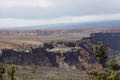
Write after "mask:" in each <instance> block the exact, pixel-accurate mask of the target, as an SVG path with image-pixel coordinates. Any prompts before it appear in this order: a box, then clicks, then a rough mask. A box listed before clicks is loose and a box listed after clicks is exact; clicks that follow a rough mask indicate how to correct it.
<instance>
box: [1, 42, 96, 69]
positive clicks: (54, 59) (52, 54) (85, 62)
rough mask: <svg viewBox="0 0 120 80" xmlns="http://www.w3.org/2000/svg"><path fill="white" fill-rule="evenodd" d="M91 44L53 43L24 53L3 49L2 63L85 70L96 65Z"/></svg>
mask: <svg viewBox="0 0 120 80" xmlns="http://www.w3.org/2000/svg"><path fill="white" fill-rule="evenodd" d="M89 44H90V43H88V42H86V43H84V44H82V42H81V41H66V42H64V41H52V42H47V43H44V45H43V46H40V47H37V48H31V49H28V50H23V51H22V50H20V51H19V50H14V49H3V50H2V51H1V52H2V53H1V56H0V62H2V63H4V64H11V63H12V64H18V65H32V64H35V65H39V66H49V67H59V68H66V69H81V70H83V69H86V68H88V67H90V65H92V64H95V63H96V60H95V57H94V56H93V53H92V52H91V50H89V49H90V48H89V47H90V46H89ZM88 48H89V49H88Z"/></svg>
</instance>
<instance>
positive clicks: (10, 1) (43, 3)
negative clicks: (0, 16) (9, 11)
mask: <svg viewBox="0 0 120 80" xmlns="http://www.w3.org/2000/svg"><path fill="white" fill-rule="evenodd" d="M49 6H52V2H49V0H0V8H13V7H42V8H45V7H49Z"/></svg>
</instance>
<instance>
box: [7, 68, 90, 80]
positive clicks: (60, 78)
mask: <svg viewBox="0 0 120 80" xmlns="http://www.w3.org/2000/svg"><path fill="white" fill-rule="evenodd" d="M5 77H7V75H5ZM15 78H16V80H88V76H87V74H86V73H85V72H82V71H79V70H66V69H58V68H50V67H38V69H37V71H36V72H35V73H32V71H31V67H30V66H28V67H25V66H24V67H22V66H19V67H18V69H17V70H16V74H15ZM6 80H7V79H6Z"/></svg>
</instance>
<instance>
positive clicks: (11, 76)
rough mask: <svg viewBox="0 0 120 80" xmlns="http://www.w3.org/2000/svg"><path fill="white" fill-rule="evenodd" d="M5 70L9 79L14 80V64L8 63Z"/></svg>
mask: <svg viewBox="0 0 120 80" xmlns="http://www.w3.org/2000/svg"><path fill="white" fill-rule="evenodd" d="M6 72H7V74H8V77H9V80H15V77H14V74H15V72H16V65H14V64H11V65H9V66H8V67H7V69H6Z"/></svg>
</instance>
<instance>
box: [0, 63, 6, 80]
mask: <svg viewBox="0 0 120 80" xmlns="http://www.w3.org/2000/svg"><path fill="white" fill-rule="evenodd" d="M4 72H5V67H4V65H3V64H0V80H3V74H4Z"/></svg>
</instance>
